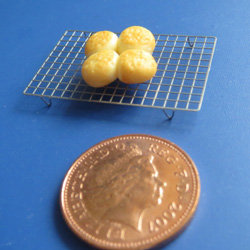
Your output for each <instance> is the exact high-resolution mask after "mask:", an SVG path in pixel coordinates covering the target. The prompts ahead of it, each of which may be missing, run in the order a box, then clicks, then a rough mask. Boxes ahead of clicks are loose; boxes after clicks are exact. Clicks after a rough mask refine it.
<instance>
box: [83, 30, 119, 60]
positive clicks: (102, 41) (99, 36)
mask: <svg viewBox="0 0 250 250" xmlns="http://www.w3.org/2000/svg"><path fill="white" fill-rule="evenodd" d="M117 43H118V36H117V35H116V34H115V33H113V32H111V31H99V32H96V33H95V34H93V35H92V36H91V37H90V38H89V40H88V41H87V43H86V45H85V55H86V57H89V56H90V55H92V54H94V53H96V52H98V51H101V50H105V49H110V50H114V51H117Z"/></svg>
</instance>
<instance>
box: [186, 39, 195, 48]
mask: <svg viewBox="0 0 250 250" xmlns="http://www.w3.org/2000/svg"><path fill="white" fill-rule="evenodd" d="M187 40H188V44H189V46H190V47H191V48H193V46H194V44H193V43H191V41H190V39H189V36H188V39H187Z"/></svg>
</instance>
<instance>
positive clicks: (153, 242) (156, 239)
mask: <svg viewBox="0 0 250 250" xmlns="http://www.w3.org/2000/svg"><path fill="white" fill-rule="evenodd" d="M125 139H146V140H152V141H156V142H159V143H162V144H163V145H166V146H170V147H171V148H172V149H173V150H174V151H175V152H177V153H179V154H180V155H181V156H182V157H183V159H184V160H185V161H186V163H187V165H188V167H189V168H190V171H191V174H192V182H193V193H192V196H191V202H190V203H189V204H188V206H187V209H186V210H185V212H184V214H183V215H182V216H181V217H180V218H179V220H177V222H176V223H174V225H173V226H172V227H171V228H169V229H167V230H164V231H163V232H161V233H160V234H158V235H154V236H151V237H148V238H146V239H143V240H138V241H133V242H132V241H131V242H125V243H116V242H112V241H107V240H104V239H100V238H97V237H95V236H93V235H91V234H89V233H88V232H86V231H85V230H84V229H82V228H81V227H79V226H78V225H77V223H76V222H75V221H74V220H73V219H72V218H71V217H72V216H71V215H70V213H69V212H67V210H68V208H67V198H66V197H67V191H68V190H67V182H68V180H70V178H71V177H72V175H73V173H74V172H75V171H76V169H77V167H78V165H80V163H81V162H82V160H81V158H83V159H85V158H86V157H88V156H89V155H90V154H91V153H93V152H94V151H96V150H97V149H99V148H101V147H103V146H106V145H108V144H109V143H113V142H114V141H119V140H125ZM84 155H85V157H84ZM65 194H66V195H65ZM199 197H200V178H199V173H198V170H197V168H196V165H195V164H194V162H193V160H192V159H191V158H190V156H189V155H188V154H187V153H186V152H185V151H184V150H183V149H181V148H180V147H179V146H177V145H176V144H174V143H173V142H171V141H169V140H166V139H163V138H161V137H157V136H152V135H146V134H126V135H120V136H115V137H112V138H109V139H106V140H103V141H101V142H99V143H97V144H95V145H94V146H92V147H90V148H89V149H88V150H86V151H85V152H84V153H83V154H81V155H80V156H79V157H78V158H77V159H76V160H75V161H74V163H73V164H72V165H71V167H70V168H69V170H68V171H67V173H66V175H65V177H64V180H63V183H62V187H61V196H60V207H61V211H62V215H63V217H64V219H65V221H66V224H67V225H68V227H69V228H70V229H71V230H72V231H73V232H74V233H75V234H76V235H77V236H78V237H80V238H81V239H82V240H84V241H85V242H87V243H88V244H90V245H92V246H95V247H97V248H102V249H117V248H119V249H144V248H150V247H153V246H157V245H159V244H160V243H164V242H165V241H171V240H172V239H173V238H175V237H177V236H178V235H179V234H180V233H181V232H182V231H183V230H184V229H185V228H186V226H187V225H188V224H189V222H190V221H191V219H192V218H193V215H194V212H195V211H196V208H197V205H198V202H199ZM64 198H65V199H64Z"/></svg>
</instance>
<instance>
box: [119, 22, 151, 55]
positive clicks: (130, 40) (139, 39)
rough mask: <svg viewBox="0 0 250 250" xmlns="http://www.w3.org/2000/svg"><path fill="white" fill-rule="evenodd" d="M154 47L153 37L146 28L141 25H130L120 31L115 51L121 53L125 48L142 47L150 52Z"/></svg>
mask: <svg viewBox="0 0 250 250" xmlns="http://www.w3.org/2000/svg"><path fill="white" fill-rule="evenodd" d="M154 48H155V38H154V36H153V34H152V33H151V32H150V31H149V30H148V29H146V28H143V27H141V26H131V27H129V28H127V29H125V30H124V31H123V32H122V33H121V35H120V37H119V40H118V47H117V51H118V54H121V53H122V52H123V51H125V50H127V49H142V50H145V51H147V52H149V53H151V54H152V53H153V51H154Z"/></svg>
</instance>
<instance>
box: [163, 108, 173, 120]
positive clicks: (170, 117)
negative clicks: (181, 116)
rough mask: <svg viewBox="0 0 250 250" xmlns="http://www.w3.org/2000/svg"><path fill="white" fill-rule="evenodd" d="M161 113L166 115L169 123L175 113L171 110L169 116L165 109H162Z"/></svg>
mask: <svg viewBox="0 0 250 250" xmlns="http://www.w3.org/2000/svg"><path fill="white" fill-rule="evenodd" d="M162 111H163V113H164V114H165V115H166V117H167V118H168V120H169V121H171V120H172V119H173V117H174V113H175V111H174V110H172V114H171V115H169V114H168V113H167V111H166V110H165V109H163V110H162Z"/></svg>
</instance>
